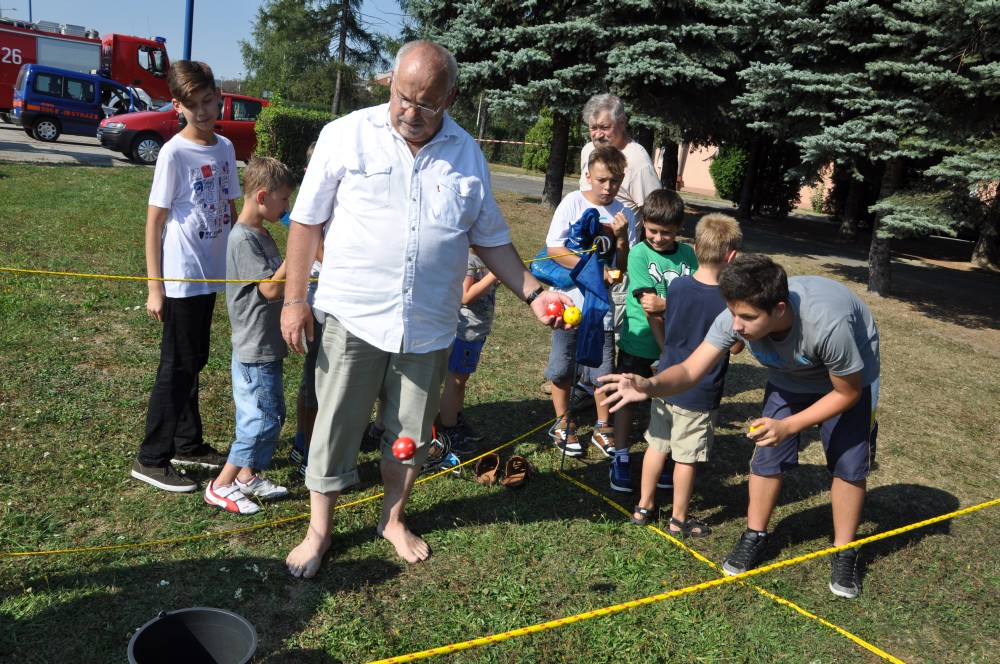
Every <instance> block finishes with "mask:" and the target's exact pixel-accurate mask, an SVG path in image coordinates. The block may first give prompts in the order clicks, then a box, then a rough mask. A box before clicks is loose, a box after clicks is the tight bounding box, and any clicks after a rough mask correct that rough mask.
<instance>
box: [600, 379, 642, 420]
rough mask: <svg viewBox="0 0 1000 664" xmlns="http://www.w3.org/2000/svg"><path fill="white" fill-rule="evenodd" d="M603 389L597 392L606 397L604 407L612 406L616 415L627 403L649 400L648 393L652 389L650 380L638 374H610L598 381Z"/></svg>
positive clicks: (603, 402) (612, 410) (602, 402)
mask: <svg viewBox="0 0 1000 664" xmlns="http://www.w3.org/2000/svg"><path fill="white" fill-rule="evenodd" d="M597 382H598V383H601V384H602V385H601V387H599V388H598V389H597V391H598V392H599V393H601V394H603V395H605V399H604V400H603V401H601V405H602V406H611V412H612V413H614V412H615V411H617V410H618V409H619V408H621V407H622V406H624V405H625V404H627V403H635V402H637V401H643V400H645V399H648V398H649V395H648V394H647V393H646V391H647V390H648V389H649V388H650V387H651V383H650V382H649V379H648V378H643V377H642V376H637V375H636V374H630V373H626V374H608V375H607V376H601V377H600V378H598V379H597Z"/></svg>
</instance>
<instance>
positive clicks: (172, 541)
mask: <svg viewBox="0 0 1000 664" xmlns="http://www.w3.org/2000/svg"><path fill="white" fill-rule="evenodd" d="M555 420H556V418H552V419H551V420H549V421H548V422H545V423H544V424H541V425H539V426H537V427H535V428H534V429H532V430H530V431H528V432H527V433H524V434H522V435H520V436H518V437H517V438H514V439H513V440H510V441H508V442H506V443H504V444H502V445H499V446H498V447H494V448H493V449H492V450H489V451H487V452H483V453H482V454H480V455H479V456H477V457H473V458H471V459H469V460H468V461H463V462H462V463H460V464H458V465H457V466H451V467H449V468H447V469H445V470H442V471H440V472H437V473H434V474H433V475H428V476H427V477H422V478H420V479H418V480H417V481H416V482H414V485H417V484H421V483H423V482H427V481H430V480H433V479H435V478H438V477H441V476H442V475H447V474H448V473H451V472H452V471H453V470H455V469H456V468H461V467H463V466H467V465H469V464H471V463H473V462H475V461H478V460H479V459H481V458H483V457H484V456H486V455H487V454H491V453H493V452H497V451H499V450H502V449H504V448H505V447H510V446H511V445H514V444H516V443H518V442H520V441H522V440H524V439H525V438H527V437H528V436H530V435H532V434H533V433H535V432H537V431H540V430H542V429H544V428H545V427H548V426H549V425H551V424H552V422H554V421H555ZM384 495H385V493H384V492H380V493H376V494H372V495H370V496H366V497H364V498H359V499H357V500H354V501H351V502H349V503H342V504H340V505H337V507H336V509H338V510H342V509H347V508H348V507H354V506H356V505H361V504H362V503H367V502H370V501H372V500H376V499H377V498H381V497H382V496H384ZM306 518H309V513H305V514H298V515H296V516H290V517H286V518H284V519H276V520H274V521H266V522H264V523H258V524H256V525H253V526H244V527H242V528H233V529H231V530H222V531H219V532H215V533H201V534H199V535H189V536H187V537H174V538H171V539H162V540H151V541H148V542H133V543H131V544H109V545H106V546H93V547H84V548H79V549H55V550H52V551H9V552H0V558H26V557H29V556H54V555H57V554H69V553H97V552H100V551H117V550H120V549H139V548H144V547H150V546H160V545H163V544H180V543H183V542H194V541H196V540H203V539H208V538H210V537H225V536H228V535H234V534H237V533H245V532H249V531H251V530H260V529H262V528H270V527H272V526H281V525H284V524H286V523H291V522H293V521H301V520H302V519H306Z"/></svg>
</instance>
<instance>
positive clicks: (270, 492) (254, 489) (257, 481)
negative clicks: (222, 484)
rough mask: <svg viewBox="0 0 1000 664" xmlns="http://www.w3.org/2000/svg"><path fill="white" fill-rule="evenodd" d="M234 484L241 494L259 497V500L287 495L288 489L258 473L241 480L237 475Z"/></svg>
mask: <svg viewBox="0 0 1000 664" xmlns="http://www.w3.org/2000/svg"><path fill="white" fill-rule="evenodd" d="M236 486H238V487H239V488H240V491H242V492H243V495H245V496H247V497H251V498H260V499H261V500H275V499H277V498H284V497H285V496H287V495H288V489H286V488H285V487H283V486H278V485H277V484H275V483H274V482H272V481H270V480H268V479H265V478H263V477H261V476H260V475H254V476H253V477H251V478H250V479H248V480H241V479H240V478H238V477H237V478H236Z"/></svg>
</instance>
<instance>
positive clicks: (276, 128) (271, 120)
mask: <svg viewBox="0 0 1000 664" xmlns="http://www.w3.org/2000/svg"><path fill="white" fill-rule="evenodd" d="M330 120H331V116H330V113H329V111H315V110H308V109H303V108H292V107H290V106H285V105H283V104H282V103H281V100H280V99H278V100H274V101H273V102H272V104H271V105H270V106H268V107H267V108H265V109H264V110H263V111H262V112H261V114H260V115H259V116H258V117H257V129H256V130H257V149H256V150H254V154H257V155H266V156H268V157H274V158H276V159H280V160H281V161H283V162H285V164H287V165H288V167H289V168H290V169H292V172H293V173H295V174H296V175H297V176H298V177H299V178H301V177H302V174H303V173H304V172H305V168H306V150H307V149H308V148H309V144H310V143H312V142H313V141H315V140H316V139H317V138H319V132H320V131H321V130H322V129H323V127H325V126H326V124H327V123H328V122H330Z"/></svg>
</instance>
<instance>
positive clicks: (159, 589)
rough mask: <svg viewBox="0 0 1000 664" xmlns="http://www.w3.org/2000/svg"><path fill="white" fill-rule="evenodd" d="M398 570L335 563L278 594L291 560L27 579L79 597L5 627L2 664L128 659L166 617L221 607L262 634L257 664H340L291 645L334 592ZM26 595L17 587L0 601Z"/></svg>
mask: <svg viewBox="0 0 1000 664" xmlns="http://www.w3.org/2000/svg"><path fill="white" fill-rule="evenodd" d="M399 571H400V566H397V565H395V564H392V563H387V562H385V561H383V560H380V559H377V558H366V559H357V560H350V561H342V560H338V559H337V558H333V559H328V560H327V561H326V562H325V564H324V568H323V570H321V572H320V576H319V577H318V578H317V580H315V581H311V582H310V581H297V580H293V579H289V581H288V582H287V583H283V584H281V587H280V589H278V592H275V586H274V583H273V582H272V581H269V580H268V577H270V576H273V575H283V576H285V577H287V575H288V572H287V570H286V569H285V566H284V561H283V560H280V559H275V558H262V557H251V556H227V555H220V556H218V557H211V556H206V557H198V558H192V559H188V560H175V561H167V562H149V563H144V564H135V565H123V564H119V563H118V562H117V561H111V559H109V563H108V566H107V567H102V568H100V569H97V570H96V571H94V570H93V569H88V570H86V571H81V572H78V573H68V574H61V575H52V574H46V573H39V574H38V575H36V576H34V577H29V578H23V579H21V580H20V582H19V584H18V585H19V586H20V587H21V588H36V589H42V590H43V591H44V594H45V595H48V596H51V597H55V598H58V597H60V596H63V597H65V596H67V595H68V596H72V597H73V598H74V599H71V600H69V601H55V602H54V603H52V604H50V605H48V606H46V608H44V609H42V610H40V611H38V612H37V613H32V612H25V613H27V614H28V616H27V617H16V616H15V617H14V619H13V620H12V621H8V620H6V619H5V620H3V621H0V661H10V662H27V661H93V662H98V661H102V662H110V661H124V660H125V659H126V651H127V649H128V643H129V639H131V638H132V636H133V634H134V633H135V631H136V630H137V629H138V628H139V627H141V626H142V625H143V624H145V623H146V622H147V621H149V620H151V619H153V618H155V617H156V616H157V615H158V614H159V612H161V611H175V610H178V609H182V608H189V607H215V608H220V609H225V610H227V611H232V612H233V613H236V614H238V615H241V616H243V617H244V618H246V619H247V620H248V621H249V622H250V623H251V624H252V625H253V626H254V628H255V629H256V631H257V635H258V646H257V651H256V655H255V657H254V660H253V661H255V662H269V663H272V662H296V663H299V662H313V663H316V664H334V663H337V662H339V661H340V660H338V659H335V658H333V657H330V656H329V655H328V654H327V653H325V652H323V651H321V650H315V649H295V650H288V648H287V647H286V646H285V645H284V644H285V642H287V641H288V640H289V639H290V638H292V637H293V636H295V635H296V634H298V633H300V632H301V631H302V630H304V629H307V628H308V626H309V624H310V621H311V620H313V619H314V617H315V615H316V614H317V613H318V612H319V610H320V607H321V606H322V604H323V602H324V601H325V598H326V597H327V596H328V595H329V594H331V593H338V592H345V591H350V592H359V591H361V590H363V589H365V588H370V587H371V586H373V585H377V584H381V583H385V582H387V581H389V580H391V579H392V578H394V577H395V576H396V575H397V574H398V573H399ZM82 591H83V592H82ZM18 594H20V593H19V592H18V591H17V590H13V589H11V588H9V587H8V588H6V589H4V590H3V591H2V592H0V597H2V596H11V597H13V596H16V595H18ZM21 596H22V597H25V595H24V594H21ZM27 596H28V597H30V596H31V595H30V593H29V594H28V595H27ZM87 616H90V617H91V618H92V619H90V618H87ZM8 617H9V615H8ZM81 617H83V618H82V620H83V621H84V622H81ZM70 653H72V656H70ZM157 661H177V660H171V659H170V657H169V653H168V654H166V658H165V659H162V660H157Z"/></svg>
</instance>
